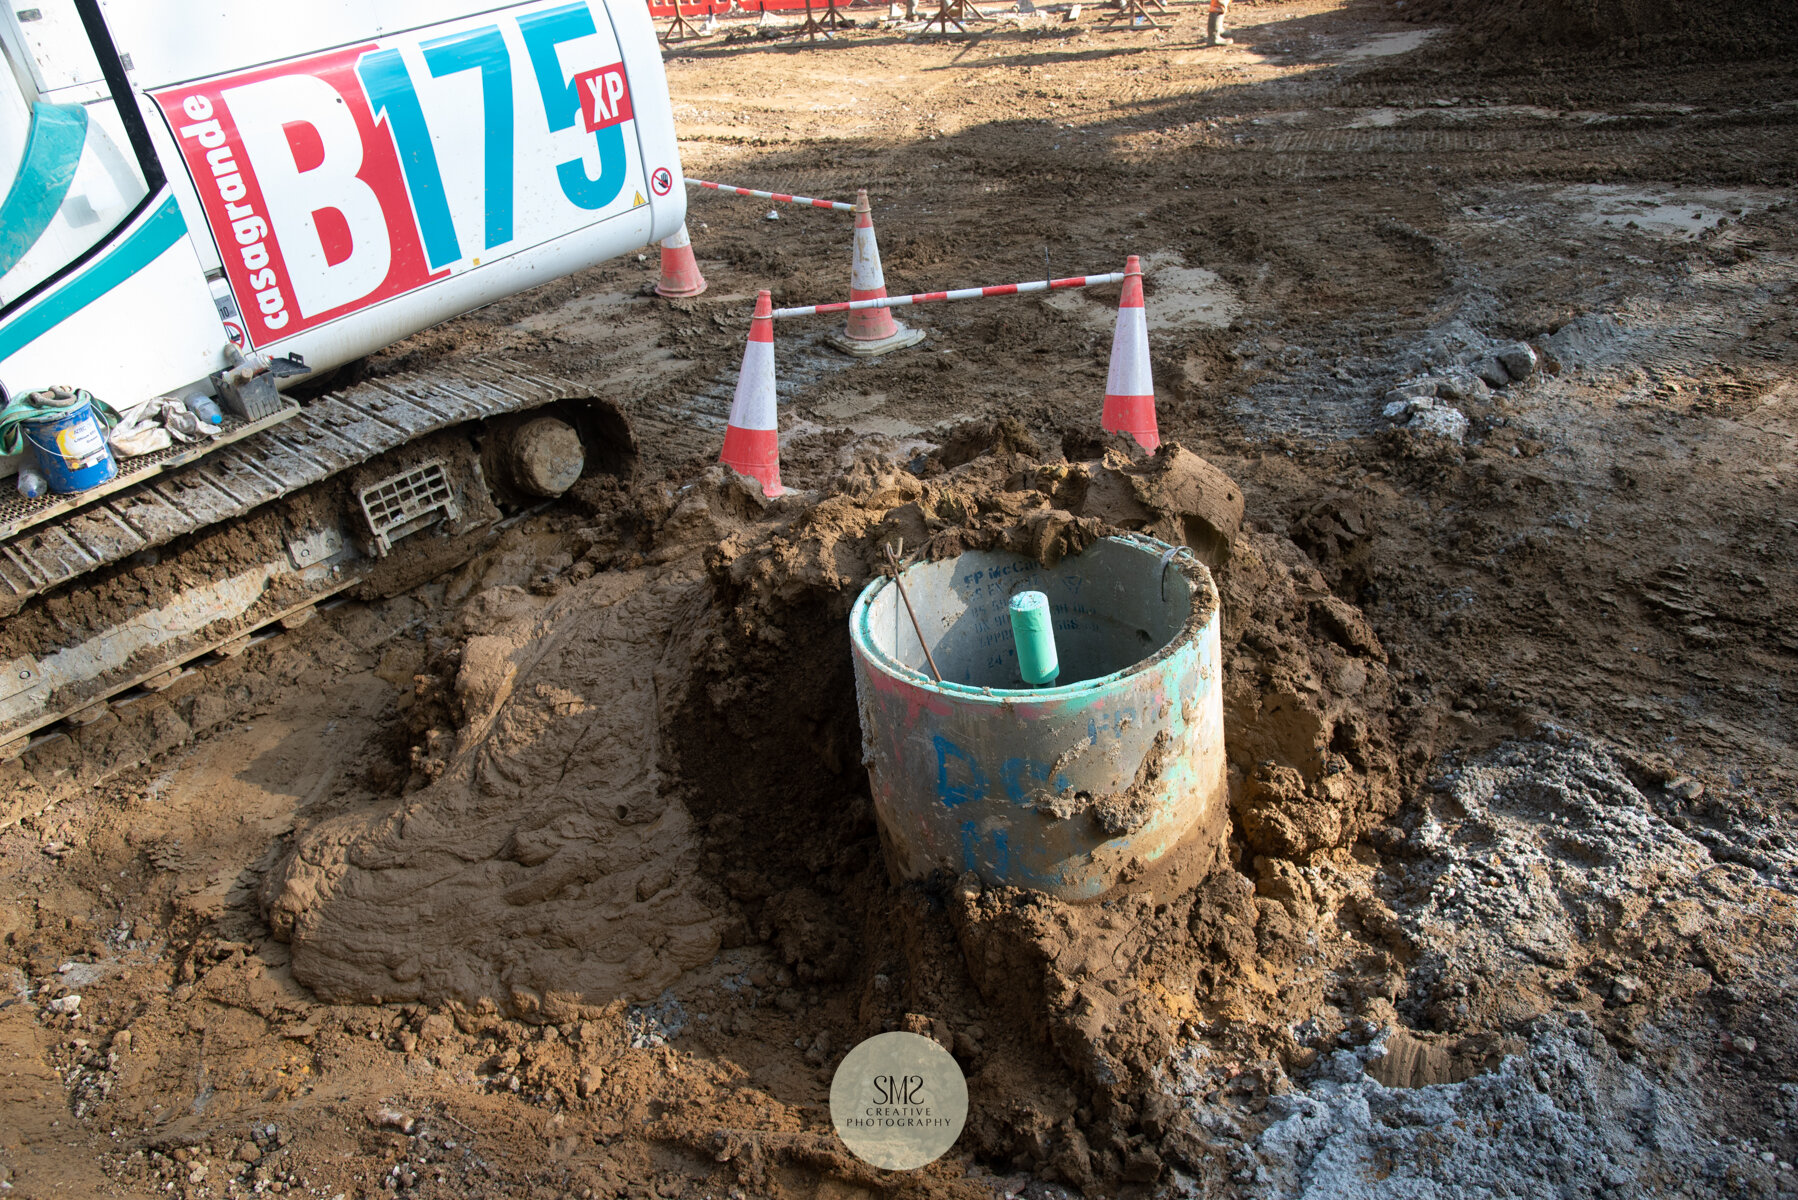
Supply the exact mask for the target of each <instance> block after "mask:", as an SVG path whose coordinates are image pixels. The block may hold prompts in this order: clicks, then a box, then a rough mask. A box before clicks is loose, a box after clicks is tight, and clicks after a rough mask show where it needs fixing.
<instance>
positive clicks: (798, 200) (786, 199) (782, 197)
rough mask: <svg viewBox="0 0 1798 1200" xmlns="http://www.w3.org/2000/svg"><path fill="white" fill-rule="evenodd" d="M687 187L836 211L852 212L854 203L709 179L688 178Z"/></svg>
mask: <svg viewBox="0 0 1798 1200" xmlns="http://www.w3.org/2000/svg"><path fill="white" fill-rule="evenodd" d="M686 184H687V186H688V187H702V188H710V189H711V190H712V191H714V192H728V193H729V194H731V195H733V196H757V197H760V198H761V199H763V200H778V201H780V202H781V203H782V204H804V205H809V206H810V207H812V208H831V209H835V210H836V211H837V212H854V211H855V205H853V204H844V203H843V202H842V201H841V200H814V199H812V198H811V197H810V196H793V195H789V194H788V193H786V192H758V191H756V190H755V189H754V188H743V187H732V186H731V185H730V184H728V183H713V182H712V181H711V180H709V179H689V180H687V181H686Z"/></svg>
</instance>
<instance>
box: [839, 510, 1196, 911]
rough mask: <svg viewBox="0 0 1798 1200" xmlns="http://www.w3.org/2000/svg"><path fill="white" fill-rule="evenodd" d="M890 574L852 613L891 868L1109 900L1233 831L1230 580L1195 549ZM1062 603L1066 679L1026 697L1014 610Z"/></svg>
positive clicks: (868, 749)
mask: <svg viewBox="0 0 1798 1200" xmlns="http://www.w3.org/2000/svg"><path fill="white" fill-rule="evenodd" d="M902 577H903V579H904V582H905V587H906V591H907V593H908V594H909V596H910V598H911V603H912V607H913V608H914V609H915V610H916V611H917V616H918V623H919V625H920V626H922V628H923V632H924V638H925V640H926V641H927V642H928V643H929V645H930V650H931V654H932V655H933V656H934V658H935V660H936V664H937V667H938V669H939V670H941V671H942V673H943V682H942V683H940V684H939V683H937V682H935V681H934V680H933V679H932V678H931V676H930V675H929V673H928V672H929V667H928V666H927V664H926V660H925V656H924V650H923V647H922V646H921V645H920V644H919V641H918V637H917V635H916V633H914V632H913V627H912V623H911V618H910V617H909V616H908V615H907V614H906V611H905V607H904V605H903V604H902V603H901V601H900V599H899V596H898V594H897V589H896V588H895V587H894V586H893V583H892V581H891V580H890V579H886V578H881V579H877V580H875V581H874V582H872V583H870V584H869V585H868V587H867V588H866V589H864V590H863V592H862V594H861V596H860V597H859V598H858V599H857V601H856V604H855V608H854V611H853V612H852V613H851V614H850V641H851V644H852V647H853V653H854V658H855V680H856V693H857V702H858V705H859V708H860V717H861V726H862V757H863V761H864V763H865V764H866V766H867V768H868V778H869V781H870V784H871V787H872V790H873V795H874V805H875V811H876V814H877V816H878V819H879V823H880V829H881V839H882V845H883V849H884V851H885V853H886V855H887V864H888V868H889V871H890V872H891V873H892V874H893V875H894V876H895V877H897V878H901V879H906V878H918V877H922V876H925V875H929V874H931V873H933V872H935V871H938V870H946V871H949V872H951V873H955V874H959V873H961V872H964V871H973V872H975V873H976V874H977V875H979V876H980V877H981V878H982V879H983V880H985V881H986V882H987V883H989V884H1000V885H1014V886H1020V887H1031V888H1037V889H1040V890H1042V891H1046V892H1050V893H1052V894H1054V895H1056V896H1059V897H1061V898H1062V899H1066V900H1087V899H1092V898H1094V897H1096V896H1100V895H1102V894H1104V893H1106V892H1108V891H1111V890H1112V889H1113V888H1115V887H1117V886H1118V885H1119V884H1121V883H1127V882H1128V881H1129V880H1130V878H1132V877H1133V868H1143V867H1147V866H1148V865H1150V864H1152V863H1154V862H1155V861H1157V860H1158V859H1160V858H1161V857H1162V856H1163V855H1165V854H1166V853H1167V852H1168V851H1169V850H1171V849H1173V848H1174V847H1175V846H1177V845H1180V844H1181V843H1183V842H1188V841H1189V840H1194V839H1196V840H1202V841H1204V842H1206V843H1207V844H1208V845H1209V846H1210V847H1211V848H1213V849H1217V850H1221V848H1222V847H1223V845H1224V842H1225V839H1226V837H1227V835H1228V831H1229V799H1228V791H1227V782H1226V778H1225V760H1224V729H1223V689H1222V679H1221V675H1220V670H1219V664H1218V653H1219V645H1218V640H1219V639H1218V629H1219V608H1218V597H1217V589H1216V587H1215V586H1214V585H1213V583H1212V580H1211V574H1210V572H1209V571H1207V570H1206V569H1205V567H1204V565H1203V564H1201V563H1199V562H1198V561H1197V560H1196V559H1194V558H1193V557H1192V555H1191V554H1190V552H1188V551H1185V550H1183V549H1182V550H1178V551H1176V550H1174V549H1173V548H1171V547H1169V546H1167V545H1165V544H1164V543H1161V542H1158V541H1155V540H1154V539H1152V538H1146V537H1129V538H1108V539H1105V540H1104V541H1101V542H1099V543H1097V544H1096V545H1094V546H1092V547H1090V548H1089V549H1088V550H1087V551H1086V552H1085V553H1084V554H1080V555H1076V556H1071V557H1068V558H1065V559H1063V560H1062V561H1061V562H1060V563H1058V564H1057V565H1055V566H1053V567H1045V566H1043V565H1042V564H1041V563H1038V562H1036V561H1035V560H1034V559H1030V558H1020V557H1017V556H1015V555H1011V554H1006V553H996V552H985V551H976V552H970V553H966V554H962V555H960V556H958V557H956V558H951V559H944V560H941V561H938V562H932V563H917V564H914V565H912V566H910V567H908V568H906V569H905V571H904V573H903V576H902ZM1027 590H1030V591H1040V592H1043V593H1045V594H1046V595H1047V596H1048V597H1049V602H1050V609H1051V614H1052V615H1051V623H1052V626H1053V628H1054V631H1055V640H1056V646H1057V650H1058V652H1059V654H1060V659H1061V675H1060V681H1059V683H1058V685H1057V686H1054V687H1047V688H1026V687H1024V686H1023V681H1022V679H1021V678H1020V676H1019V674H1018V666H1017V657H1016V651H1015V649H1014V647H1013V643H1012V633H1011V627H1010V618H1009V613H1008V606H1009V603H1010V599H1011V597H1012V596H1013V595H1016V594H1017V593H1019V592H1022V591H1027Z"/></svg>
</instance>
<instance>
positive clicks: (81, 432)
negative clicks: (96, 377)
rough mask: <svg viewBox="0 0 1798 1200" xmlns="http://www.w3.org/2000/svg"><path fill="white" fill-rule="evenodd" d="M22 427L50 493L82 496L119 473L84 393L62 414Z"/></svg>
mask: <svg viewBox="0 0 1798 1200" xmlns="http://www.w3.org/2000/svg"><path fill="white" fill-rule="evenodd" d="M21 427H22V428H23V429H24V431H25V440H26V441H27V442H29V443H31V448H32V450H33V451H34V452H36V454H37V463H38V467H39V469H40V470H42V471H43V473H44V478H45V479H46V480H48V481H49V484H50V490H51V491H52V492H57V493H61V494H67V493H69V492H85V491H87V490H88V489H89V488H96V487H99V486H100V485H101V484H103V483H106V482H107V481H109V480H111V479H113V478H115V477H117V475H118V473H119V467H118V464H117V463H116V462H114V461H113V457H112V450H111V448H110V447H108V446H107V444H106V429H105V427H104V426H102V425H101V424H100V418H99V416H98V415H97V414H96V413H95V412H94V406H93V402H92V401H91V400H90V399H89V397H88V396H87V395H86V394H85V393H83V394H79V395H76V396H74V397H73V398H71V399H70V400H69V403H68V407H67V408H65V409H63V410H62V411H61V412H59V413H56V414H54V415H49V416H42V417H37V418H34V419H32V420H29V421H25V422H23V424H22V426H21Z"/></svg>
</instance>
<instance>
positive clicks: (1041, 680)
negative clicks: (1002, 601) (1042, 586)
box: [1011, 592, 1061, 687]
mask: <svg viewBox="0 0 1798 1200" xmlns="http://www.w3.org/2000/svg"><path fill="white" fill-rule="evenodd" d="M1011 637H1012V641H1014V642H1016V643H1017V647H1018V674H1020V675H1022V676H1023V677H1024V682H1025V683H1027V684H1029V685H1030V686H1031V687H1053V686H1054V684H1055V680H1056V678H1057V677H1058V676H1059V675H1060V674H1061V660H1060V659H1059V658H1057V657H1056V655H1055V630H1054V629H1053V628H1052V627H1051V626H1050V624H1049V598H1048V597H1047V596H1045V595H1043V594H1042V593H1041V592H1019V593H1018V594H1017V595H1015V596H1013V597H1012V598H1011Z"/></svg>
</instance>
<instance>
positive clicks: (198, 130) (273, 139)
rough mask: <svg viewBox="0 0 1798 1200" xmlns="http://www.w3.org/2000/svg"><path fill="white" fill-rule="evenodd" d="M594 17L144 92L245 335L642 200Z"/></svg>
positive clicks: (478, 25)
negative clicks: (170, 137) (199, 210)
mask: <svg viewBox="0 0 1798 1200" xmlns="http://www.w3.org/2000/svg"><path fill="white" fill-rule="evenodd" d="M601 16H602V19H601V20H600V21H597V22H596V21H595V19H594V13H593V11H592V10H591V9H590V8H589V7H588V6H587V4H585V3H575V4H565V3H564V4H553V5H527V6H521V7H520V8H518V9H514V10H511V11H508V12H506V13H505V14H503V15H499V16H495V15H494V14H489V15H487V16H485V17H480V18H475V19H473V20H470V21H461V22H456V23H454V24H451V25H444V26H437V27H435V28H433V29H431V30H429V31H426V34H425V35H423V36H421V35H413V38H412V39H411V40H407V39H405V38H401V39H396V40H388V39H382V40H379V41H375V42H370V43H367V44H365V45H360V46H353V47H346V48H344V49H341V50H333V51H331V52H329V53H325V54H319V55H314V56H312V57H309V58H303V59H296V60H293V61H290V62H285V63H281V64H279V65H276V66H272V67H262V68H258V69H257V70H254V71H247V72H244V73H242V74H239V75H231V76H225V77H221V78H215V79H207V80H203V81H200V82H198V83H192V84H186V85H182V86H180V87H175V88H170V89H168V90H166V91H161V92H158V93H155V99H156V102H157V103H158V104H159V105H160V106H161V107H162V111H163V113H164V115H165V116H166V117H167V119H168V122H169V127H170V129H171V130H172V131H173V133H174V135H175V140H176V141H177V142H178V143H179V144H180V146H181V152H182V155H183V156H184V158H185V159H186V162H187V167H188V170H189V171H190V172H191V173H192V175H193V180H194V184H195V186H196V187H197V188H198V190H199V194H200V202H201V204H202V205H203V206H204V208H205V210H206V217H207V220H208V222H209V223H210V225H211V226H212V232H213V236H214V237H215V238H216V239H217V241H218V246H219V252H220V254H221V256H222V257H223V260H224V267H225V272H226V275H227V278H228V279H229V281H230V284H231V290H232V291H233V293H235V295H236V297H237V302H238V307H239V308H240V309H241V310H242V312H243V318H242V319H243V325H244V330H245V332H246V334H247V335H248V337H249V340H250V342H251V343H252V344H253V345H261V344H265V343H267V342H270V341H274V340H276V339H278V338H283V337H289V336H291V335H293V334H295V333H298V332H300V331H301V330H304V329H309V328H311V327H312V326H315V325H319V324H322V323H324V322H326V321H330V320H332V319H334V318H336V317H340V316H343V315H344V314H346V313H351V312H355V311H356V310H358V309H362V308H366V307H368V306H369V305H371V304H376V303H379V302H380V301H382V300H386V299H389V298H391V297H393V296H397V295H400V294H402V293H404V292H407V291H410V290H412V289H413V288H416V287H420V286H422V285H424V284H426V283H429V282H430V281H431V280H433V279H441V278H443V277H445V276H446V275H448V274H450V273H453V272H457V271H461V270H466V269H468V268H471V267H476V266H479V265H480V264H481V263H482V262H483V261H491V260H493V259H497V258H501V257H504V256H506V255H508V254H512V253H515V252H516V251H519V250H523V249H526V248H528V247H531V246H534V245H538V244H541V243H542V242H545V241H548V240H550V239H552V238H555V237H559V236H561V235H562V234H566V233H570V232H573V231H574V230H576V229H579V228H581V227H583V226H586V225H590V224H592V223H594V222H595V221H597V220H601V219H603V218H604V217H607V216H610V215H613V214H614V213H616V212H620V211H624V210H626V209H628V208H630V207H632V206H633V205H634V204H637V203H640V202H641V195H640V189H641V187H642V164H641V162H640V160H639V155H638V150H637V145H636V139H635V137H634V136H626V134H627V128H626V127H627V125H628V123H629V122H630V121H631V119H632V108H631V93H630V83H629V80H628V78H627V77H626V74H625V69H624V65H623V63H622V62H621V61H620V55H619V51H618V44H617V41H616V40H615V39H614V37H613V35H612V31H611V27H610V24H609V22H607V21H605V20H604V19H603V13H602V14H601ZM632 182H634V183H635V186H634V187H628V188H627V186H626V185H627V183H632Z"/></svg>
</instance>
